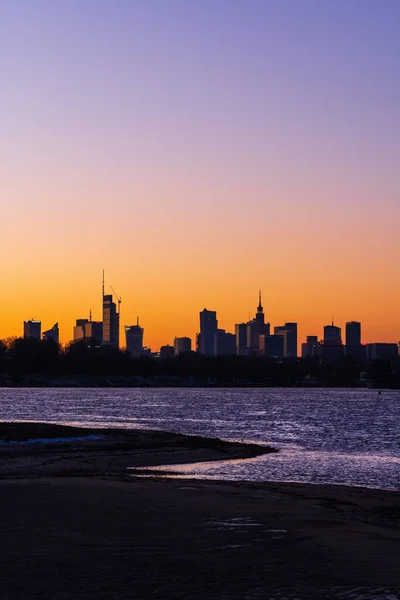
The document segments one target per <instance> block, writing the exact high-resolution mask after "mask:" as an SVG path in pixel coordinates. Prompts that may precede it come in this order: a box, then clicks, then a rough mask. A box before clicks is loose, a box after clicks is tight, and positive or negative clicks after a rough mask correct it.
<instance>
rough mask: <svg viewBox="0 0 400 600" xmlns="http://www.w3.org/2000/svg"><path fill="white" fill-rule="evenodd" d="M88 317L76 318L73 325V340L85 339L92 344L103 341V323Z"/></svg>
mask: <svg viewBox="0 0 400 600" xmlns="http://www.w3.org/2000/svg"><path fill="white" fill-rule="evenodd" d="M91 319H92V317H91V315H90V320H89V319H77V320H76V325H75V327H74V341H75V342H76V341H78V340H85V341H87V342H91V343H93V344H101V343H102V341H103V323H102V322H101V321H92V320H91Z"/></svg>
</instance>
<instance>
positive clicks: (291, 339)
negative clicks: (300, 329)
mask: <svg viewBox="0 0 400 600" xmlns="http://www.w3.org/2000/svg"><path fill="white" fill-rule="evenodd" d="M274 335H282V336H283V338H284V356H285V357H286V358H296V357H297V323H285V325H279V326H278V327H274Z"/></svg>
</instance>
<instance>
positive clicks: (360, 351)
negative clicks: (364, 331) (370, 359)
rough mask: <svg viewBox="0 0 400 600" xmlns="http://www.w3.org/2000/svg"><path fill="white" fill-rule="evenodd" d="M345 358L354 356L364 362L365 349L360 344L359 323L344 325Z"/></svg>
mask: <svg viewBox="0 0 400 600" xmlns="http://www.w3.org/2000/svg"><path fill="white" fill-rule="evenodd" d="M345 353H346V356H355V357H357V358H358V359H359V360H361V361H365V360H366V349H365V346H363V345H362V344H361V323H359V322H358V321H349V322H348V323H346V346H345Z"/></svg>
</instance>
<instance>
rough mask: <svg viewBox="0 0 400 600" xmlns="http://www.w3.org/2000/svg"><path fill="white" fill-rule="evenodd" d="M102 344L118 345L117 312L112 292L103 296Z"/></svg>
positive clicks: (116, 346)
mask: <svg viewBox="0 0 400 600" xmlns="http://www.w3.org/2000/svg"><path fill="white" fill-rule="evenodd" d="M103 344H107V345H109V346H114V347H115V348H118V347H119V313H118V312H117V305H116V304H115V302H113V297H112V294H106V295H104V296H103Z"/></svg>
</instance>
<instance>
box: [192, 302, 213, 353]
mask: <svg viewBox="0 0 400 600" xmlns="http://www.w3.org/2000/svg"><path fill="white" fill-rule="evenodd" d="M217 329H218V321H217V313H216V312H215V311H214V310H207V309H206V308H205V309H204V310H202V311H201V313H200V333H199V335H198V338H197V351H198V352H199V353H200V354H204V355H205V356H215V336H216V333H217Z"/></svg>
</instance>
